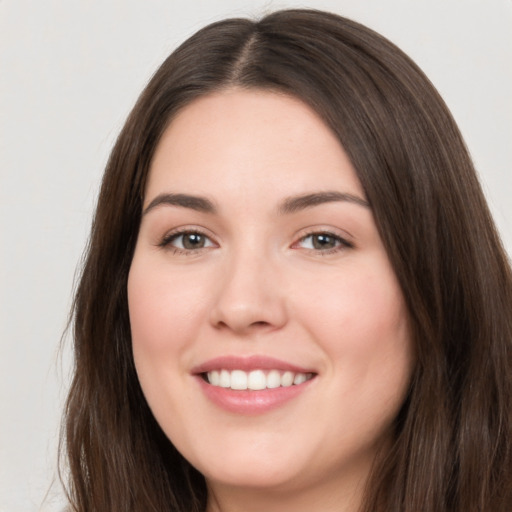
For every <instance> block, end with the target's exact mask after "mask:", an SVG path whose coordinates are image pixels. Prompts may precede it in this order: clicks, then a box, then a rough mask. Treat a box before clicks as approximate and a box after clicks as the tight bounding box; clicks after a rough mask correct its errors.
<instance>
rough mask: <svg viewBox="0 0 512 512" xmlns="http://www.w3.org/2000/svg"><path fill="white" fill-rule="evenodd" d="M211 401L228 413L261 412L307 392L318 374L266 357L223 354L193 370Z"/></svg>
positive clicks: (252, 413) (250, 414)
mask: <svg viewBox="0 0 512 512" xmlns="http://www.w3.org/2000/svg"><path fill="white" fill-rule="evenodd" d="M191 373H192V375H193V376H195V377H196V379H197V382H198V384H199V388H200V389H201V390H202V392H203V394H204V396H205V397H206V398H207V399H208V400H209V401H210V402H211V403H213V404H215V405H216V406H218V407H220V408H221V409H224V410H225V411H228V412H230V413H235V414H241V415H249V416H252V415H255V414H264V413H266V412H269V411H271V410H273V409H276V408H279V407H282V406H285V405H286V404H287V403H288V402H292V401H293V402H295V401H296V400H297V399H298V397H299V396H301V395H305V394H308V391H307V390H308V389H311V387H312V385H313V382H314V381H316V380H317V379H316V377H318V373H317V372H315V371H313V370H312V369H311V368H305V367H300V366H297V365H295V364H290V363H288V362H286V361H282V360H278V359H275V358H271V357H267V356H259V355H252V356H248V357H247V356H246V357H237V356H224V357H218V358H215V359H211V360H209V361H206V362H204V363H202V364H200V365H199V366H196V367H195V368H193V370H192V372H191Z"/></svg>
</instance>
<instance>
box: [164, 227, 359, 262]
mask: <svg viewBox="0 0 512 512" xmlns="http://www.w3.org/2000/svg"><path fill="white" fill-rule="evenodd" d="M186 235H197V236H201V237H204V238H205V239H206V240H207V241H209V245H207V246H205V247H199V248H197V249H186V248H182V247H175V246H172V245H171V244H172V243H173V242H174V241H176V240H177V239H179V238H180V237H184V236H186ZM314 236H317V237H318V236H325V237H327V238H330V239H332V240H333V241H334V242H335V246H334V247H331V248H329V249H316V248H314V247H312V248H306V250H307V251H311V252H314V253H317V254H320V255H322V256H327V255H329V254H334V253H337V252H339V251H343V250H344V249H352V248H353V247H354V245H353V244H352V243H351V242H349V241H348V240H346V239H345V238H343V237H341V236H339V235H337V234H335V233H332V232H330V231H317V230H315V231H311V232H309V233H307V234H306V235H304V236H302V237H301V238H299V240H298V241H297V242H294V243H293V244H292V246H291V247H292V249H296V248H298V247H297V246H298V245H299V244H300V243H302V242H304V241H305V240H307V239H308V238H311V237H314ZM182 245H183V244H182ZM214 245H215V244H214V242H212V240H211V238H210V237H209V236H208V235H207V234H206V233H204V232H202V231H201V230H198V229H183V230H181V231H175V232H172V233H169V234H167V235H166V236H165V237H164V238H163V239H162V241H161V242H160V243H159V244H158V246H159V247H161V248H163V249H169V248H171V250H172V252H173V254H179V255H186V256H190V255H193V254H196V253H198V252H199V251H202V250H204V249H209V248H210V247H213V246H214Z"/></svg>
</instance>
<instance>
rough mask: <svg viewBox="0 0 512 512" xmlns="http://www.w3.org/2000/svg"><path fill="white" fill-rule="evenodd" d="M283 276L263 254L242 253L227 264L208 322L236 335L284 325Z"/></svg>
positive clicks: (221, 276) (273, 328) (219, 280)
mask: <svg viewBox="0 0 512 512" xmlns="http://www.w3.org/2000/svg"><path fill="white" fill-rule="evenodd" d="M280 274H281V276H282V272H281V273H280V272H279V269H278V268H277V265H276V263H275V262H272V261H271V259H270V258H269V257H265V255H264V254H259V255H258V254H255V253H254V252H249V251H244V252H243V253H242V254H238V255H236V256H233V257H231V258H229V259H228V261H226V267H225V268H224V269H223V272H222V274H221V275H219V278H218V281H217V283H218V288H217V294H216V296H215V300H214V303H213V306H212V309H211V316H210V321H211V324H212V325H213V326H214V327H215V328H216V329H226V330H230V331H232V332H234V333H236V334H238V335H249V334H251V333H255V332H262V331H272V330H275V329H279V328H281V327H283V326H284V325H285V324H286V322H287V311H286V304H285V295H284V290H283V287H282V286H281V282H282V281H281V278H280V277H281V276H280Z"/></svg>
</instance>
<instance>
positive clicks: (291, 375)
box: [203, 369, 313, 391]
mask: <svg viewBox="0 0 512 512" xmlns="http://www.w3.org/2000/svg"><path fill="white" fill-rule="evenodd" d="M203 378H204V379H205V380H206V381H207V382H208V383H209V384H211V385H212V386H216V387H221V388H229V389H233V390H237V391H244V390H252V391H259V390H262V389H276V388H280V387H283V388H287V387H290V386H298V385H300V384H303V383H304V382H306V381H308V380H310V379H312V378H313V373H303V372H292V371H284V372H283V371H279V370H269V371H264V370H252V371H244V370H239V369H236V370H226V369H222V370H213V371H209V372H207V373H204V374H203Z"/></svg>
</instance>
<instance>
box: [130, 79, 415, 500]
mask: <svg viewBox="0 0 512 512" xmlns="http://www.w3.org/2000/svg"><path fill="white" fill-rule="evenodd" d="M128 299H129V312H130V321H131V329H132V337H133V353H134V358H135V365H136V369H137V373H138V377H139V379H140V383H141V386H142V389H143V391H144V394H145V396H146V398H147V401H148V403H149V406H150V407H151V409H152V411H153V413H154V415H155V418H156V419H157V421H158V423H159V424H160V425H161V427H162V429H163V430H164V431H165V433H166V434H167V436H168V437H169V439H170V440H171V441H172V442H173V444H174V445H175V446H176V447H177V449H178V450H179V451H180V452H181V453H182V454H183V455H184V456H185V458H187V459H188V460H189V461H190V462H191V463H192V464H193V465H194V466H195V467H196V468H197V469H199V471H200V472H202V473H203V474H204V475H205V477H206V479H207V481H208V483H209V485H210V487H211V488H213V489H215V487H216V486H217V487H218V488H221V487H224V488H244V487H245V488H249V487H250V488H265V489H270V488H272V489H274V490H286V489H287V490H293V489H296V488H304V487H305V486H306V487H307V486H309V487H314V486H315V485H324V484H326V482H328V481H332V482H336V484H337V485H338V484H339V482H341V480H342V479H347V478H362V477H363V476H364V475H365V474H366V472H367V471H368V468H369V465H370V464H371V461H372V460H373V458H374V456H375V453H376V450H377V449H378V448H379V447H380V446H381V445H382V443H386V441H387V440H388V439H389V432H390V425H391V423H392V422H393V420H394V418H395V417H396V414H397V412H398V410H399V408H400V406H401V405H402V403H403V401H404V398H405V395H406V392H407V388H408V384H409V380H410V374H411V367H412V365H413V355H412V349H411V342H410V336H409V329H408V317H407V311H406V308H405V305H404V301H403V297H402V294H401V290H400V287H399V285H398V283H397V280H396V277H395V275H394V272H393V270H392V268H391V266H390V262H389V261H388V257H387V255H386V252H385V250H384V247H383V244H382V241H381V239H380V237H379V234H378V232H377V229H376V226H375V222H374V219H373V216H372V211H371V209H370V207H369V205H368V204H367V202H366V199H365V195H364V192H363V190H362V187H361V184H360V183H359V180H358V178H357V176H356V174H355V171H354V169H353V167H352V165H351V163H350V161H349V160H348V158H347V155H346V154H345V152H344V150H343V148H342V147H341V146H340V144H339V142H338V140H337V139H336V137H335V136H334V135H333V133H332V132H331V131H330V130H329V128H328V127H327V126H326V125H325V124H324V123H323V122H322V121H321V120H320V118H319V117H318V116H317V115H316V114H315V113H314V112H313V111H312V110H311V109H310V108H309V107H307V106H306V105H305V104H304V103H302V102H301V101H299V100H298V99H295V98H292V97H288V96H284V95H279V94H277V93H272V92H264V91H241V90H236V89H234V90H227V91H223V92H217V93H214V94H212V95H209V96H205V97H203V98H201V99H198V100H196V101H195V102H193V103H192V104H190V105H189V106H187V107H186V108H184V109H183V110H182V111H181V113H180V114H179V115H178V116H177V117H176V118H175V119H174V120H173V121H172V122H171V123H170V125H169V127H168V128H167V130H166V131H165V133H164V134H163V137H162V139H161V141H160V143H159V145H158V147H157V150H156V153H155V155H154V158H153V160H152V164H151V169H150V174H149V181H148V184H147V189H146V193H145V202H144V214H143V218H142V223H141V226H140V232H139V237H138V241H137V245H136V250H135V254H134V258H133V262H132V266H131V269H130V274H129V280H128Z"/></svg>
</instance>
